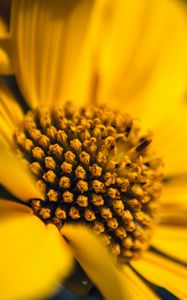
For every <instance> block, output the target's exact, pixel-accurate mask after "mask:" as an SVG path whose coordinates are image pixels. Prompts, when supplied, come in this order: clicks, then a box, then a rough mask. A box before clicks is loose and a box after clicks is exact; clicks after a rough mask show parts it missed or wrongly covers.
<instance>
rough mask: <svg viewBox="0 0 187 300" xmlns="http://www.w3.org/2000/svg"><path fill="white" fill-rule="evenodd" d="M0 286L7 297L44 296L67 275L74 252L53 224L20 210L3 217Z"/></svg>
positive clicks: (17, 298) (18, 298) (8, 299)
mask: <svg viewBox="0 0 187 300" xmlns="http://www.w3.org/2000/svg"><path fill="white" fill-rule="evenodd" d="M0 244H1V245H3V246H2V247H1V248H0V257H1V259H0V270H1V275H0V290H1V298H2V299H4V300H10V299H14V300H25V299H41V297H44V296H46V295H47V294H48V293H51V292H52V291H53V289H54V288H55V286H56V284H57V281H58V280H59V279H61V278H62V279H63V278H64V277H65V276H67V274H68V272H69V270H70V266H71V253H70V250H69V248H68V246H67V245H66V243H65V241H63V239H62V238H61V236H60V234H59V232H58V230H57V228H56V227H55V226H54V225H48V226H45V225H44V223H43V222H42V221H40V220H39V219H38V218H37V217H35V216H32V215H27V214H24V213H22V214H20V215H19V216H17V217H12V218H7V219H3V221H2V220H1V221H0Z"/></svg>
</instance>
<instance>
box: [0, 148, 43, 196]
mask: <svg viewBox="0 0 187 300" xmlns="http://www.w3.org/2000/svg"><path fill="white" fill-rule="evenodd" d="M0 164H1V168H0V183H1V184H2V185H3V186H5V187H6V188H7V189H8V190H9V191H10V192H11V193H12V194H13V195H15V196H16V197H17V198H18V199H20V200H23V201H28V200H29V199H31V198H40V199H43V196H42V194H41V192H40V191H39V190H38V189H37V188H36V184H35V183H34V180H33V178H32V177H31V174H30V172H29V170H27V169H26V167H25V166H24V165H23V164H22V163H21V161H19V159H18V158H16V157H15V156H14V155H12V153H11V152H10V151H8V150H6V149H4V147H3V146H2V145H1V146H0Z"/></svg>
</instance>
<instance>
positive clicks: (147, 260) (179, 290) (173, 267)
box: [131, 228, 187, 299]
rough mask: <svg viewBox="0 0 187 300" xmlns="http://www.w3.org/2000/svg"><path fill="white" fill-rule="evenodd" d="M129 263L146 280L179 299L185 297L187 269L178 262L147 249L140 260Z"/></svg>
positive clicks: (186, 296)
mask: <svg viewBox="0 0 187 300" xmlns="http://www.w3.org/2000/svg"><path fill="white" fill-rule="evenodd" d="M171 230H172V228H171ZM131 265H132V266H133V267H134V268H135V270H136V271H137V272H138V273H140V274H141V275H142V276H143V277H144V278H145V279H146V280H148V281H150V282H152V283H153V284H156V285H157V286H160V287H163V288H165V289H167V290H168V291H170V292H171V293H173V294H174V295H175V296H176V297H178V298H179V299H186V298H187V291H186V278H187V271H186V268H185V267H183V266H181V265H180V264H178V263H175V262H173V261H171V260H170V259H167V258H164V257H163V256H162V255H159V254H154V253H152V252H151V251H149V252H147V253H145V254H144V257H142V258H141V259H140V260H137V261H133V262H131Z"/></svg>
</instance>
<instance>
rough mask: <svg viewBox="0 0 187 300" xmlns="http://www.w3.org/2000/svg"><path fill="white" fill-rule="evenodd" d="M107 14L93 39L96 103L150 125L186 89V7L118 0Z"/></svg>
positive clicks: (167, 3)
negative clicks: (128, 114)
mask: <svg viewBox="0 0 187 300" xmlns="http://www.w3.org/2000/svg"><path fill="white" fill-rule="evenodd" d="M111 3H112V2H111ZM107 17H108V18H107V19H105V20H104V21H105V22H103V24H102V25H101V28H100V39H99V41H97V43H98V44H99V50H98V65H99V67H98V69H99V70H98V74H99V80H100V81H99V89H98V94H99V95H98V98H99V101H100V102H103V101H104V102H105V103H109V104H111V105H113V106H116V107H117V108H120V109H124V110H125V111H127V112H129V113H132V114H133V115H135V116H139V117H140V118H141V119H142V120H143V121H144V122H145V124H146V125H147V126H148V127H154V126H155V124H157V123H158V121H159V120H160V119H161V118H163V116H164V115H165V113H166V112H167V111H168V110H172V109H173V108H174V106H175V104H176V102H177V101H178V99H179V98H180V97H181V96H182V95H184V94H185V91H186V75H187V71H186V70H187V56H186V52H187V22H186V6H185V4H184V5H181V3H180V2H179V1H170V0H166V1H162V0H158V1H149V0H143V1H142V0H134V1H123V0H118V1H115V3H113V4H111V8H110V10H109V12H108V15H107Z"/></svg>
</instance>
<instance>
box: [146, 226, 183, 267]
mask: <svg viewBox="0 0 187 300" xmlns="http://www.w3.org/2000/svg"><path fill="white" fill-rule="evenodd" d="M186 230H187V228H186V227H181V226H172V228H171V226H166V225H160V226H158V228H157V229H156V230H155V232H154V236H153V239H152V241H151V245H152V246H154V247H155V248H156V249H158V250H160V251H162V252H163V253H165V254H166V255H169V256H171V257H173V258H176V259H178V260H180V261H183V262H184V263H186V264H187V235H186Z"/></svg>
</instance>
